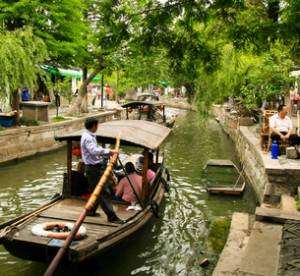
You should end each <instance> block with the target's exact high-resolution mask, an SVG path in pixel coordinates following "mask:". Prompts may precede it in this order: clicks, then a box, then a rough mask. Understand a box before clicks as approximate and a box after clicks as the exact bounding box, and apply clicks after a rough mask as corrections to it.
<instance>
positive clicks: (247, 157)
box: [213, 106, 300, 276]
mask: <svg viewBox="0 0 300 276" xmlns="http://www.w3.org/2000/svg"><path fill="white" fill-rule="evenodd" d="M213 113H214V115H215V116H216V118H217V120H218V121H219V122H220V125H221V126H222V128H223V129H224V131H225V132H226V133H227V134H228V135H229V136H230V137H231V139H233V141H235V145H236V150H237V153H238V156H239V159H240V161H241V164H242V166H243V168H244V174H245V176H246V178H247V179H248V180H249V181H248V182H249V183H250V184H251V185H252V187H253V189H254V190H255V192H256V194H257V197H258V200H259V205H260V206H259V207H257V208H256V211H255V214H254V215H253V214H247V213H234V214H233V217H232V221H231V227H230V233H229V235H228V238H227V242H226V245H225V246H224V248H223V251H222V253H221V255H220V258H219V261H218V263H217V265H216V267H215V270H214V272H213V275H214V276H219V275H252V276H253V275H257V276H258V275H265V276H273V275H274V276H275V275H285V276H286V275H300V250H299V247H300V239H299V234H300V212H298V211H297V210H296V202H295V200H294V196H295V195H297V194H298V190H299V188H298V186H299V175H300V162H299V160H296V159H295V160H293V159H287V158H286V156H280V157H279V158H278V159H271V154H270V153H269V152H268V153H265V152H264V151H263V150H262V149H261V146H260V139H259V133H260V130H259V126H258V125H253V124H248V123H246V122H247V120H242V118H239V117H238V116H237V115H236V114H235V113H231V112H230V110H228V109H227V108H222V107H221V106H214V107H213ZM292 120H293V124H294V126H295V127H298V125H297V121H296V120H295V119H294V118H293V119H292Z"/></svg>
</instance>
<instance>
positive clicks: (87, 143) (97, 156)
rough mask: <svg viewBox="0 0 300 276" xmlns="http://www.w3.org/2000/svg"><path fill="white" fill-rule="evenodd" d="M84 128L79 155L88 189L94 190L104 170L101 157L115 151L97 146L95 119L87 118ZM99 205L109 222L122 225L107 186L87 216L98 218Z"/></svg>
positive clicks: (96, 122)
mask: <svg viewBox="0 0 300 276" xmlns="http://www.w3.org/2000/svg"><path fill="white" fill-rule="evenodd" d="M85 128H86V130H85V132H84V133H83V134H82V136H81V141H80V147H81V154H82V159H83V161H84V164H85V173H86V177H87V180H88V183H89V186H90V189H91V190H94V189H95V187H96V186H97V184H98V182H99V180H100V178H101V176H102V174H103V173H104V170H105V168H104V166H105V163H104V162H105V160H103V158H102V157H104V156H109V155H113V154H114V153H116V152H117V150H114V149H107V148H102V147H100V146H99V145H98V143H97V139H96V134H95V133H96V131H97V129H98V121H97V119H95V118H93V117H90V118H87V119H86V121H85ZM101 156H102V157H101ZM99 204H100V205H101V207H102V209H103V211H104V212H105V214H106V215H107V220H108V221H109V222H112V223H116V224H123V223H124V221H123V220H121V219H119V218H118V216H117V215H116V213H115V211H114V209H113V206H112V202H111V193H110V191H109V188H108V187H107V184H105V185H104V186H103V188H102V190H101V193H100V195H99V197H98V199H97V201H96V202H95V204H94V206H93V208H92V209H91V210H90V211H89V212H88V214H87V215H88V216H99V214H98V213H96V210H97V208H98V205H99Z"/></svg>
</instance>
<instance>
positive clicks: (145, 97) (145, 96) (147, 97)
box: [137, 93, 159, 102]
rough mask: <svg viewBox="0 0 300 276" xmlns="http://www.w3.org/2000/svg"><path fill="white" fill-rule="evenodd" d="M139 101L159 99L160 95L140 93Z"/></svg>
mask: <svg viewBox="0 0 300 276" xmlns="http://www.w3.org/2000/svg"><path fill="white" fill-rule="evenodd" d="M137 101H142V102H145V101H150V102H153V101H159V96H158V95H157V94H154V93H142V94H140V95H138V96H137Z"/></svg>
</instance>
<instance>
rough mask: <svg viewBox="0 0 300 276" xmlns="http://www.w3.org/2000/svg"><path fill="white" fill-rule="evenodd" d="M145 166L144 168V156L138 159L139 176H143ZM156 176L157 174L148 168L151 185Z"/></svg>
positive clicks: (148, 179)
mask: <svg viewBox="0 0 300 276" xmlns="http://www.w3.org/2000/svg"><path fill="white" fill-rule="evenodd" d="M143 166H144V156H140V157H138V159H137V161H136V164H135V169H136V172H137V173H138V174H139V175H142V173H143ZM154 176H155V172H154V171H152V170H151V169H149V168H148V170H147V182H148V183H150V182H151V180H152V179H153V177H154Z"/></svg>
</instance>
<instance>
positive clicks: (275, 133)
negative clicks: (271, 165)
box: [270, 105, 299, 145]
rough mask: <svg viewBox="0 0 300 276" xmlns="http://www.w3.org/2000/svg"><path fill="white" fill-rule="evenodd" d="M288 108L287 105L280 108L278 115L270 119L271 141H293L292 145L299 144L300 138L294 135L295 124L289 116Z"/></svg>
mask: <svg viewBox="0 0 300 276" xmlns="http://www.w3.org/2000/svg"><path fill="white" fill-rule="evenodd" d="M287 113H288V108H287V106H286V105H279V106H278V113H277V114H274V115H273V116H272V117H271V118H270V131H271V139H272V140H273V141H274V140H276V141H277V142H278V141H279V140H281V141H287V140H288V141H291V144H292V145H298V144H299V137H298V135H297V134H293V133H292V132H293V123H292V120H291V119H290V117H288V116H287Z"/></svg>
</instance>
